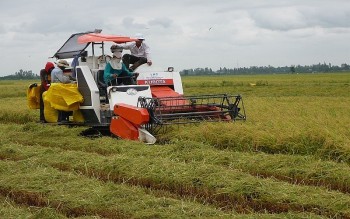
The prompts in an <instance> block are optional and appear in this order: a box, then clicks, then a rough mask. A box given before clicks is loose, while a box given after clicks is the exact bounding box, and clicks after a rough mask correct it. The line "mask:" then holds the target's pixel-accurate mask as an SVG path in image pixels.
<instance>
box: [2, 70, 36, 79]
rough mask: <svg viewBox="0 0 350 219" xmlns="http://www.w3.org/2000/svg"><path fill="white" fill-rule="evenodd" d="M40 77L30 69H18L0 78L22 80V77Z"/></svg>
mask: <svg viewBox="0 0 350 219" xmlns="http://www.w3.org/2000/svg"><path fill="white" fill-rule="evenodd" d="M38 78H40V76H39V75H37V74H34V73H33V72H32V70H29V71H24V70H23V69H20V70H19V71H18V72H15V74H12V75H7V76H3V77H0V80H21V79H22V80H23V79H38Z"/></svg>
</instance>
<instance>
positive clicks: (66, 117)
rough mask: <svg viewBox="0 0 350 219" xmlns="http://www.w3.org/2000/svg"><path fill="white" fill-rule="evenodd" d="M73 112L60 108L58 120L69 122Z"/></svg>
mask: <svg viewBox="0 0 350 219" xmlns="http://www.w3.org/2000/svg"><path fill="white" fill-rule="evenodd" d="M72 114H73V112H72V111H62V110H58V119H57V122H68V121H69V116H71V115H72Z"/></svg>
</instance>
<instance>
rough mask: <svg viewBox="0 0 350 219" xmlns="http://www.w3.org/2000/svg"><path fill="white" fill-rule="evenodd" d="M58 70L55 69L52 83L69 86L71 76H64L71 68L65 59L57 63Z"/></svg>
mask: <svg viewBox="0 0 350 219" xmlns="http://www.w3.org/2000/svg"><path fill="white" fill-rule="evenodd" d="M56 65H57V66H56V68H54V69H53V70H52V72H51V82H52V83H63V84H68V83H71V82H72V80H71V78H70V77H69V76H66V75H64V74H63V71H64V70H65V69H68V68H70V66H69V64H68V62H67V61H66V60H64V59H61V60H58V62H57V63H56Z"/></svg>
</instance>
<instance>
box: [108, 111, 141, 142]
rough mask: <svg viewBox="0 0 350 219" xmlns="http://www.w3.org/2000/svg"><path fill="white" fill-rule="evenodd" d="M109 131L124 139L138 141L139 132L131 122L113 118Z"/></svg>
mask: <svg viewBox="0 0 350 219" xmlns="http://www.w3.org/2000/svg"><path fill="white" fill-rule="evenodd" d="M109 130H110V131H111V133H113V134H114V135H116V136H118V137H120V138H122V139H130V140H138V137H139V131H138V129H137V127H135V126H134V125H133V124H132V123H131V122H129V121H127V120H126V119H123V118H121V117H119V118H112V120H111V125H110V127H109Z"/></svg>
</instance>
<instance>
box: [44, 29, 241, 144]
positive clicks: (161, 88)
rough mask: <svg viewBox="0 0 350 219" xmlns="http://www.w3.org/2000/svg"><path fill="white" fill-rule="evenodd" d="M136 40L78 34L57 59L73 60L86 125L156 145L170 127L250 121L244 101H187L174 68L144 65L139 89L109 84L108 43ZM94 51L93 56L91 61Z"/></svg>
mask: <svg viewBox="0 0 350 219" xmlns="http://www.w3.org/2000/svg"><path fill="white" fill-rule="evenodd" d="M135 40H136V39H133V38H131V37H126V36H118V35H106V34H101V31H97V32H96V31H95V32H86V33H78V34H73V35H72V36H71V37H70V38H69V39H68V40H67V41H66V43H65V44H64V45H63V46H62V47H61V48H60V49H59V50H58V51H57V52H56V54H55V55H54V57H56V58H57V59H71V63H72V65H73V66H72V67H73V72H72V75H73V77H75V78H76V81H77V89H78V91H79V93H80V94H81V96H82V97H83V101H82V102H80V103H79V111H80V113H81V115H82V116H83V118H84V121H83V122H81V123H79V124H80V125H86V126H89V127H91V128H92V129H94V130H107V131H108V132H110V133H112V134H113V135H115V136H118V137H120V138H123V139H130V140H140V141H144V142H146V143H150V144H153V143H155V142H156V138H155V137H154V135H155V134H156V133H158V132H159V131H160V130H161V129H162V127H164V126H166V125H172V124H186V123H195V122H200V121H210V122H215V121H236V120H245V119H246V115H245V110H244V105H243V100H242V97H241V96H240V95H228V94H210V95H199V96H184V92H183V87H182V81H181V76H180V73H179V72H177V71H174V68H172V67H168V68H165V69H162V68H158V69H157V68H156V67H154V66H148V65H146V64H145V65H141V66H139V67H138V68H137V69H136V70H134V72H137V73H139V75H138V77H137V79H136V82H135V84H132V85H123V84H121V85H115V86H109V85H107V84H105V83H104V81H103V72H104V67H105V64H106V63H107V62H108V60H109V56H108V55H106V54H105V53H104V50H105V43H106V42H111V43H113V42H115V43H127V42H132V41H135ZM90 45H91V51H92V55H91V56H88V52H87V51H88V49H87V48H88V46H90ZM96 46H98V47H99V48H100V49H101V53H100V54H96V48H95V47H96ZM50 89H51V88H50ZM50 89H49V90H50ZM77 125H78V124H77Z"/></svg>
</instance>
